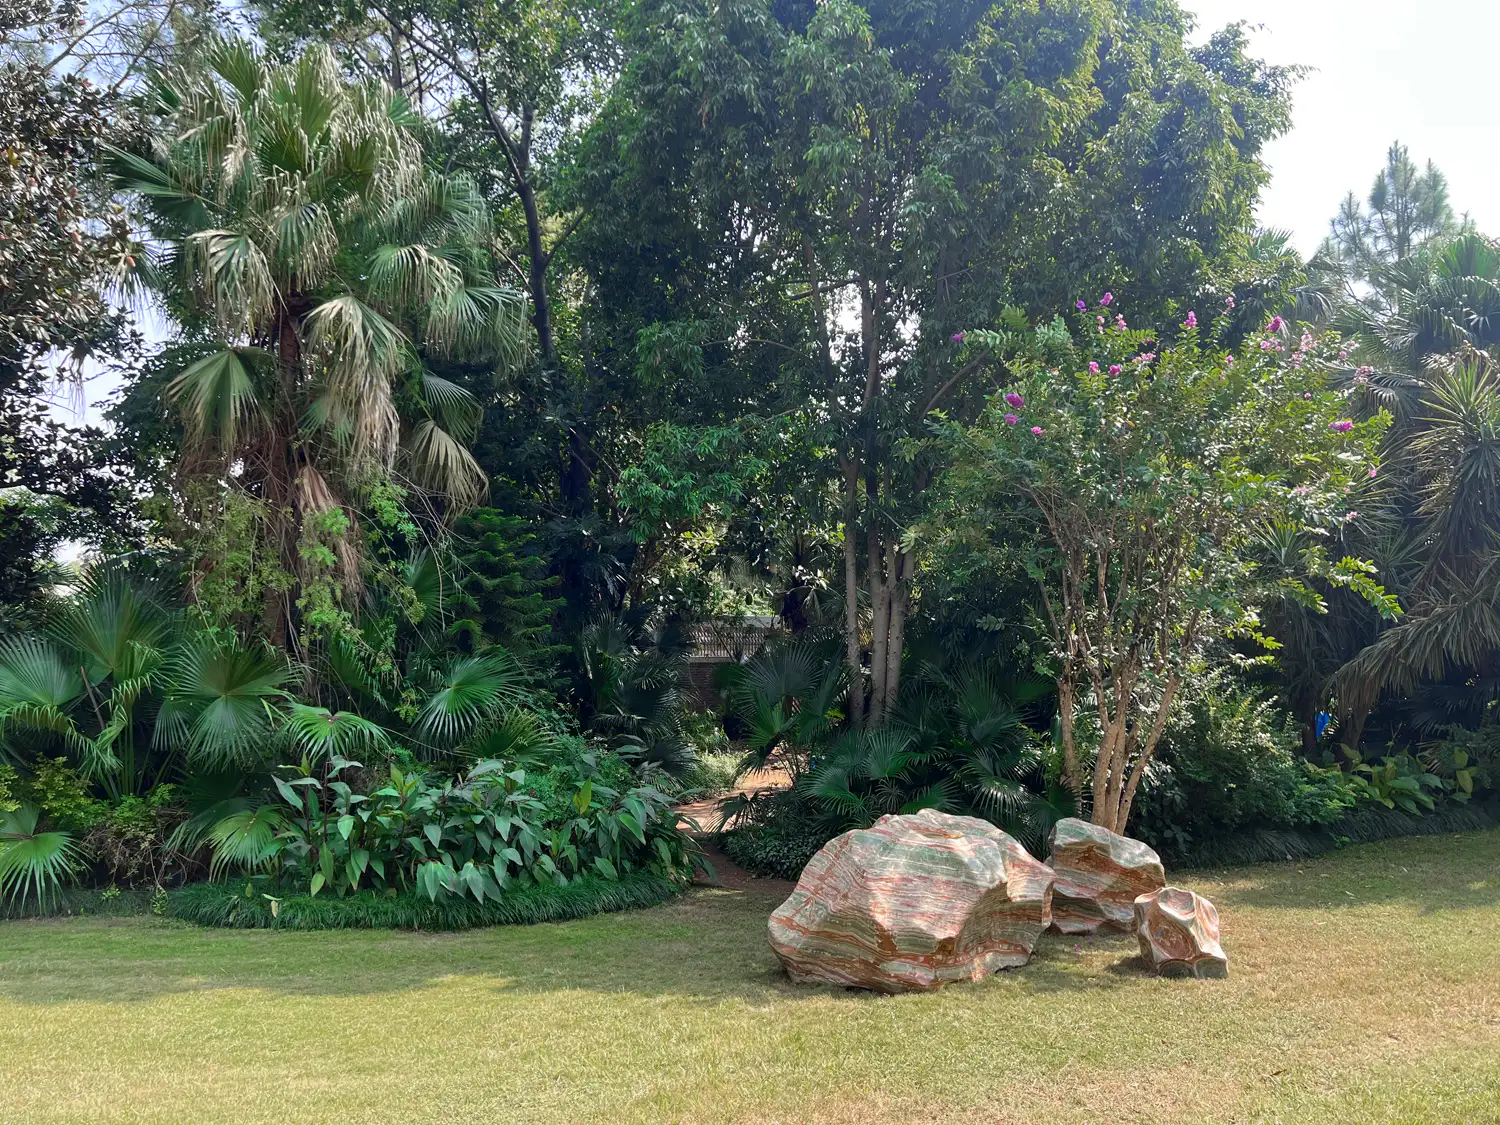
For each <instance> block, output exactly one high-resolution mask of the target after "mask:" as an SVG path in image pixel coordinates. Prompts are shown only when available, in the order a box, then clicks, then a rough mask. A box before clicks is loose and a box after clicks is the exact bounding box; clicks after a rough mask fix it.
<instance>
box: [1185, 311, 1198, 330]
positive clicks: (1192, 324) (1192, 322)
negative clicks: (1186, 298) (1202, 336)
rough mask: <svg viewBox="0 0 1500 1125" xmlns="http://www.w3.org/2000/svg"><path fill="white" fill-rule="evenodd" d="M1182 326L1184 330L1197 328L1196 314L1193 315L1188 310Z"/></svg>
mask: <svg viewBox="0 0 1500 1125" xmlns="http://www.w3.org/2000/svg"><path fill="white" fill-rule="evenodd" d="M1182 326H1183V327H1184V328H1197V327H1198V314H1197V313H1195V312H1193V311H1191V310H1189V311H1188V314H1187V319H1186V320H1184V321H1183V322H1182Z"/></svg>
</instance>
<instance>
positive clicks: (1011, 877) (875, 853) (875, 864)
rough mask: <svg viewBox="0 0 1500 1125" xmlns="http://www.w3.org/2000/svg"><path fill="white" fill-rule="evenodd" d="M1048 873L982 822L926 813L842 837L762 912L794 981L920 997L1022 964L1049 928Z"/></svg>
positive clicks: (882, 820) (891, 818)
mask: <svg viewBox="0 0 1500 1125" xmlns="http://www.w3.org/2000/svg"><path fill="white" fill-rule="evenodd" d="M1052 878H1053V876H1052V871H1051V869H1050V868H1048V867H1047V866H1046V865H1045V864H1043V863H1040V862H1038V861H1037V860H1035V859H1033V858H1032V857H1031V855H1030V854H1029V853H1028V852H1027V851H1026V849H1025V848H1023V847H1022V846H1021V845H1020V844H1019V843H1017V842H1016V841H1015V840H1014V839H1012V838H1011V837H1010V836H1008V835H1006V834H1005V833H1004V832H1002V831H1000V829H998V828H996V827H995V826H994V825H993V824H990V823H989V822H988V821H984V820H977V819H975V818H974V817H967V816H950V815H948V814H946V813H940V812H936V811H934V810H932V809H924V810H923V811H922V812H919V813H917V814H915V815H914V816H883V817H881V818H880V820H879V821H877V822H876V823H875V825H874V827H872V828H866V829H860V830H857V831H853V832H845V833H844V834H843V835H842V836H839V837H838V838H837V839H834V840H830V841H829V842H828V843H827V844H825V845H824V846H823V848H822V850H820V851H819V852H818V854H817V855H815V856H813V858H812V860H811V861H810V862H809V863H808V865H807V867H806V868H804V869H803V871H802V878H801V879H799V880H798V881H797V889H796V890H794V891H793V892H792V893H791V896H790V897H789V898H788V899H787V900H786V901H785V902H784V903H782V904H781V905H780V906H779V907H777V909H776V911H775V913H773V914H772V915H771V921H770V938H771V948H772V949H774V950H775V951H776V956H777V957H778V958H780V960H781V963H782V965H784V966H785V967H786V971H787V973H788V974H790V976H791V978H792V979H793V980H795V981H799V982H806V983H823V984H839V985H846V986H850V987H855V988H871V989H875V990H877V991H880V992H903V991H908V990H922V991H930V990H933V989H937V988H940V987H942V986H943V985H945V984H948V983H949V982H951V981H956V980H979V979H980V978H981V977H984V976H986V975H988V974H989V973H992V972H994V971H995V970H996V969H1008V968H1014V967H1016V966H1019V965H1024V964H1025V963H1026V962H1027V960H1028V959H1029V958H1030V957H1031V951H1032V949H1034V948H1035V946H1036V943H1037V939H1038V938H1039V937H1040V936H1041V935H1042V932H1043V931H1044V930H1045V929H1046V928H1047V925H1048V923H1049V922H1051V920H1052Z"/></svg>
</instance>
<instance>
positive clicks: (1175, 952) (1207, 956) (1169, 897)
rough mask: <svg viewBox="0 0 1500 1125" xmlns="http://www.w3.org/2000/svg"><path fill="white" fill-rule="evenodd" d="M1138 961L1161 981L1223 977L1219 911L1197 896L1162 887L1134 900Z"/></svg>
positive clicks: (1225, 963)
mask: <svg viewBox="0 0 1500 1125" xmlns="http://www.w3.org/2000/svg"><path fill="white" fill-rule="evenodd" d="M1135 936H1136V939H1137V940H1138V941H1139V942H1140V946H1141V960H1143V961H1145V962H1146V964H1147V965H1149V966H1151V968H1152V969H1154V970H1155V971H1156V972H1158V973H1160V974H1161V975H1162V976H1164V977H1226V976H1228V975H1229V958H1228V957H1226V956H1224V947H1223V946H1222V945H1220V944H1219V911H1218V910H1217V908H1215V906H1214V904H1213V903H1211V902H1209V901H1208V899H1206V898H1204V897H1203V896H1202V895H1200V894H1195V893H1194V892H1192V891H1188V890H1183V889H1182V888H1181V887H1163V888H1162V889H1161V890H1159V891H1155V892H1153V893H1151V894H1144V895H1141V897H1140V898H1138V899H1136V900H1135Z"/></svg>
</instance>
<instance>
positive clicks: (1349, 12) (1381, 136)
mask: <svg viewBox="0 0 1500 1125" xmlns="http://www.w3.org/2000/svg"><path fill="white" fill-rule="evenodd" d="M1181 4H1182V6H1183V7H1184V8H1185V9H1187V10H1189V11H1194V12H1196V13H1197V15H1198V17H1199V25H1200V26H1199V32H1198V35H1197V36H1196V37H1197V38H1199V39H1201V38H1204V37H1205V36H1206V34H1207V32H1208V30H1209V29H1213V28H1218V27H1222V26H1223V25H1224V24H1227V23H1233V22H1236V21H1240V20H1243V21H1245V22H1246V23H1247V24H1249V25H1250V27H1251V29H1252V30H1251V42H1252V44H1253V47H1254V51H1255V53H1256V54H1258V55H1259V56H1261V57H1262V58H1265V59H1267V60H1269V61H1270V62H1273V63H1300V64H1302V65H1304V66H1309V67H1314V68H1316V69H1314V70H1313V71H1312V72H1311V73H1309V74H1308V75H1307V77H1306V78H1305V79H1303V81H1302V82H1301V83H1300V84H1299V85H1298V87H1297V91H1296V95H1295V105H1294V107H1293V111H1292V123H1293V124H1292V131H1291V133H1290V134H1289V135H1287V136H1285V137H1283V138H1282V139H1281V140H1279V141H1277V142H1276V143H1275V144H1274V145H1273V146H1272V147H1271V149H1270V151H1269V153H1268V156H1269V160H1270V164H1271V167H1272V171H1273V172H1274V178H1273V179H1272V181H1271V186H1270V189H1269V190H1268V191H1267V192H1266V194H1265V199H1264V202H1263V203H1262V204H1261V210H1260V219H1261V222H1262V223H1263V224H1264V225H1266V226H1270V227H1283V228H1286V229H1288V230H1290V231H1292V233H1293V234H1294V235H1295V236H1296V243H1297V247H1298V248H1299V249H1300V250H1302V251H1303V252H1304V253H1311V252H1312V251H1313V250H1315V249H1316V248H1317V245H1318V243H1319V242H1320V241H1321V240H1322V238H1323V235H1324V234H1325V233H1326V232H1327V230H1328V220H1329V219H1330V218H1331V217H1332V216H1333V213H1334V211H1335V210H1336V209H1337V207H1338V202H1339V200H1340V199H1341V198H1342V197H1343V195H1344V193H1345V192H1347V191H1349V190H1351V189H1352V190H1354V191H1355V192H1357V193H1358V194H1359V196H1360V198H1364V196H1365V195H1366V194H1367V193H1368V191H1369V189H1370V182H1371V181H1372V180H1373V179H1374V178H1375V173H1376V171H1377V170H1378V169H1379V168H1380V166H1381V164H1382V163H1383V162H1384V159H1385V152H1386V149H1387V148H1388V147H1389V146H1390V143H1391V142H1392V141H1393V140H1399V141H1401V142H1402V143H1403V144H1405V145H1407V146H1408V147H1409V148H1410V149H1411V155H1412V158H1413V159H1414V160H1416V161H1417V162H1418V163H1419V164H1420V163H1425V162H1426V161H1427V160H1429V159H1431V160H1432V161H1433V162H1434V163H1436V164H1437V166H1438V167H1439V168H1441V169H1442V170H1443V171H1444V172H1445V173H1446V174H1447V176H1448V182H1449V189H1450V195H1451V198H1452V200H1453V208H1454V210H1455V211H1456V212H1458V213H1460V214H1462V213H1463V212H1465V211H1467V212H1468V213H1469V214H1470V215H1471V216H1472V217H1473V218H1474V219H1475V221H1476V222H1477V223H1478V224H1479V227H1480V229H1481V230H1484V231H1486V232H1487V233H1492V234H1493V233H1500V198H1497V194H1496V185H1497V182H1500V176H1497V173H1500V119H1497V117H1496V115H1495V110H1494V102H1495V72H1494V50H1495V44H1496V43H1500V2H1497V0H1423V2H1422V3H1416V2H1414V0H1181Z"/></svg>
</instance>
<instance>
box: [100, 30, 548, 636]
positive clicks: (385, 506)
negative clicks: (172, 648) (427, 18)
mask: <svg viewBox="0 0 1500 1125" xmlns="http://www.w3.org/2000/svg"><path fill="white" fill-rule="evenodd" d="M152 98H153V105H152V111H153V114H152V122H153V131H152V132H151V134H150V135H149V137H148V138H147V139H146V143H145V144H144V145H143V146H142V147H141V150H140V151H138V152H134V153H121V154H120V156H119V158H118V185H119V187H120V188H121V190H123V191H124V192H126V193H128V194H129V195H130V196H131V197H132V198H133V199H134V200H136V201H138V203H139V206H140V207H141V208H142V210H143V212H144V213H145V215H146V219H147V230H148V234H149V240H150V241H149V243H148V245H147V247H146V248H144V249H142V250H141V251H140V252H139V253H140V254H141V256H142V265H143V267H144V273H145V276H146V278H147V280H149V281H152V282H154V283H155V284H156V286H157V287H158V289H159V291H160V292H161V293H162V295H163V297H164V299H165V300H166V301H167V303H168V306H169V307H170V308H171V310H172V311H173V313H174V315H176V316H177V317H178V319H179V320H180V321H181V322H182V323H183V324H185V325H186V326H188V328H189V330H190V334H189V335H188V339H189V340H190V341H196V342H199V343H201V344H202V348H201V349H200V353H199V355H200V358H198V359H196V361H194V362H192V363H190V364H188V365H186V366H185V367H183V368H182V369H181V370H180V371H178V372H177V373H176V374H175V375H174V376H173V377H172V378H171V379H170V381H169V382H168V383H167V384H166V386H165V388H164V394H165V396H166V398H167V400H168V401H169V404H170V405H171V407H172V408H173V409H174V411H175V412H176V414H177V416H178V417H179V418H180V419H181V422H182V424H183V427H184V431H185V440H184V443H183V446H182V451H181V455H180V459H179V463H178V466H177V468H178V470H179V475H180V478H181V480H182V481H183V489H184V495H185V496H186V497H187V499H188V500H189V501H190V502H201V503H202V504H203V513H202V514H203V518H204V520H205V521H206V522H207V523H208V524H211V525H213V526H214V527H215V528H219V529H222V528H223V527H225V526H229V525H230V524H235V521H236V520H239V524H237V525H236V526H237V527H238V530H237V532H236V538H237V539H238V540H239V541H238V542H236V543H234V544H232V545H231V546H232V548H233V551H234V553H235V557H236V558H237V559H239V560H240V561H241V563H242V564H243V563H244V560H246V559H247V558H248V557H249V556H250V555H252V554H253V555H255V558H253V559H251V561H250V562H249V563H248V564H245V565H244V573H241V574H238V575H229V577H230V578H231V579H232V580H233V581H231V582H229V583H228V586H231V587H234V588H235V589H237V590H238V591H239V593H240V595H242V596H245V597H249V598H258V599H259V601H260V606H259V608H260V611H261V623H260V624H261V628H262V629H263V630H264V632H265V635H266V636H267V637H268V638H269V639H271V640H272V641H273V642H275V643H276V644H278V645H280V646H282V647H296V646H299V645H300V644H301V643H302V642H303V641H305V640H306V638H307V637H308V636H309V635H311V634H316V633H317V632H319V631H320V630H324V629H328V628H336V627H339V626H340V623H341V622H344V623H347V621H348V619H349V614H350V611H351V607H353V606H354V605H355V604H356V603H355V602H354V601H353V595H354V594H355V593H356V592H357V591H358V590H359V588H360V586H361V584H362V582H363V581H364V579H365V578H366V571H365V568H364V563H365V561H366V560H367V559H368V557H369V554H368V552H369V550H370V548H371V544H372V542H373V541H374V540H375V539H376V538H378V537H380V536H384V537H386V538H388V539H395V540H396V541H398V542H399V541H400V540H402V539H405V540H407V541H408V543H409V544H411V543H414V541H415V540H416V538H417V537H418V535H419V532H420V530H421V526H426V527H428V528H431V527H436V526H440V525H441V523H442V521H443V520H445V519H447V518H448V517H450V516H451V515H452V514H454V513H456V512H458V511H461V510H463V509H464V508H465V507H467V506H470V505H472V504H473V503H474V502H475V501H476V500H477V499H478V498H479V497H480V496H481V495H482V494H483V492H484V490H485V487H486V478H485V474H484V473H483V471H482V470H481V469H480V468H479V467H478V465H477V464H476V463H475V462H474V460H473V458H472V456H471V455H470V454H469V452H468V449H467V445H468V442H469V441H471V440H472V437H473V434H474V431H475V428H476V426H477V422H478V407H477V404H476V403H475V402H474V400H473V398H472V397H471V396H470V395H469V394H468V393H467V392H466V391H464V390H463V389H462V388H460V387H458V386H457V385H455V384H454V383H452V382H450V381H448V380H445V379H443V378H441V377H440V376H438V375H436V374H435V373H434V372H432V371H431V370H430V369H429V368H428V366H427V365H426V364H425V362H424V357H427V356H433V357H443V356H448V355H454V354H459V355H466V356H470V357H476V358H482V359H484V360H486V361H488V362H489V363H490V364H491V365H492V366H493V367H494V368H498V369H501V370H503V369H505V368H506V367H508V366H511V365H514V364H515V363H516V362H518V361H519V358H520V354H521V351H522V349H523V347H524V334H523V333H524V320H523V319H522V318H523V317H524V314H525V299H524V296H523V295H522V294H520V293H519V292H517V291H516V290H514V289H511V288H508V287H506V286H504V285H503V284H501V283H500V281H499V280H497V276H496V266H495V261H494V259H493V254H492V242H491V238H490V224H489V217H488V212H487V209H486V207H485V205H484V202H483V200H482V199H481V198H480V197H479V195H478V193H477V191H476V190H475V188H474V185H473V183H472V182H471V181H470V180H468V179H466V178H464V177H462V176H456V175H449V174H445V173H442V172H440V171H435V170H433V169H431V168H429V167H428V166H427V165H426V163H425V162H424V159H423V152H422V147H421V145H420V143H419V141H418V138H417V135H416V133H415V131H414V126H415V124H416V121H415V119H414V116H413V114H412V112H411V110H410V108H409V106H408V103H407V101H406V99H405V98H404V97H403V96H401V95H400V94H398V93H396V92H394V91H393V90H391V89H390V88H389V87H388V86H385V85H382V84H379V83H363V84H354V83H350V82H349V81H347V80H346V79H345V78H344V77H343V75H342V74H341V73H340V71H339V69H338V67H337V66H336V65H335V63H334V60H333V58H332V56H331V54H330V53H329V52H328V51H327V50H326V49H325V48H317V47H314V48H310V49H308V50H307V51H306V52H304V53H303V54H302V55H301V56H300V57H298V58H297V59H296V60H295V61H293V62H290V63H287V64H284V65H273V64H271V63H269V62H267V61H266V60H265V59H263V58H261V57H260V56H259V55H258V54H257V53H256V51H255V50H254V49H253V48H252V47H250V46H248V45H247V44H245V43H242V42H233V41H228V42H223V43H221V44H219V45H218V46H217V47H215V48H214V49H213V50H211V51H209V52H208V53H207V56H206V59H205V65H204V66H203V67H201V68H196V67H195V68H194V69H193V70H191V71H189V70H186V69H182V70H176V71H172V72H168V73H163V74H161V75H159V76H157V78H156V79H155V81H154V82H153V83H152ZM419 524H420V526H419ZM257 544H258V545H259V548H260V549H259V551H258V552H254V551H251V547H253V546H254V545H257ZM226 563H227V558H226V557H222V556H221V557H218V558H215V557H211V556H210V555H205V557H203V558H201V559H199V560H198V568H197V569H198V588H199V590H200V593H201V590H202V582H203V581H204V580H215V581H217V582H218V583H219V586H220V588H221V589H222V588H226V587H225V582H224V579H225V574H224V566H225V565H226ZM231 594H232V591H231Z"/></svg>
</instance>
